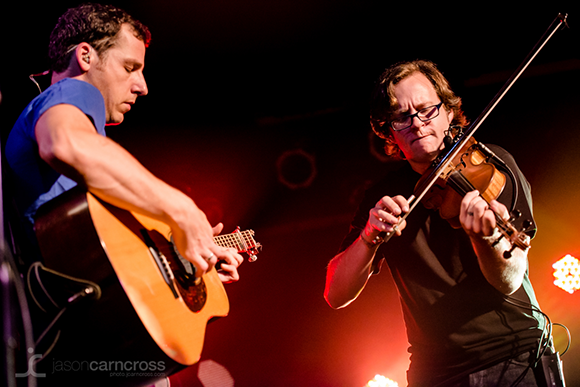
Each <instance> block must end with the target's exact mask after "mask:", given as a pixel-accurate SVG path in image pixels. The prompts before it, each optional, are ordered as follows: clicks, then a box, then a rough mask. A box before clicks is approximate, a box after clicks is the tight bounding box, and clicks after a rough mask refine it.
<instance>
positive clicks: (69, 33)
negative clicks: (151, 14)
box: [48, 3, 151, 73]
mask: <svg viewBox="0 0 580 387" xmlns="http://www.w3.org/2000/svg"><path fill="white" fill-rule="evenodd" d="M123 24H129V25H130V26H131V27H132V29H133V32H134V34H135V36H136V37H137V38H138V39H140V40H142V41H143V43H145V47H147V46H149V43H150V41H151V34H150V32H149V29H148V28H147V27H146V26H145V25H143V24H142V23H141V22H139V21H138V20H135V19H134V18H133V17H132V16H131V15H129V14H128V13H127V12H125V11H123V10H122V9H120V8H117V7H114V6H112V5H101V4H91V3H87V4H82V5H79V6H78V7H75V8H70V9H68V10H67V11H66V12H65V13H64V14H63V15H62V16H61V17H60V18H59V19H58V22H57V24H56V26H55V27H54V29H53V30H52V33H51V34H50V43H49V45H48V59H49V61H50V69H51V70H52V71H53V72H57V73H58V72H63V71H64V70H66V68H67V67H68V65H69V62H70V58H71V55H72V52H73V50H74V49H75V47H76V46H77V45H78V44H80V43H83V42H84V43H88V44H90V45H91V46H92V47H93V48H94V49H95V50H96V51H97V54H99V56H100V55H102V54H103V53H104V52H106V51H107V50H108V49H109V48H111V47H113V46H114V45H115V43H116V41H117V34H118V33H119V30H120V29H121V26H122V25H123Z"/></svg>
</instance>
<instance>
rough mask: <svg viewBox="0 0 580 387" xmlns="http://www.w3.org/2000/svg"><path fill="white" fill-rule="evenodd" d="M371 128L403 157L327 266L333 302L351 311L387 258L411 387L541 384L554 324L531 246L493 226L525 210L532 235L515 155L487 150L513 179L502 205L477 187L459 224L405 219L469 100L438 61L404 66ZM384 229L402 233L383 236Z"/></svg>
mask: <svg viewBox="0 0 580 387" xmlns="http://www.w3.org/2000/svg"><path fill="white" fill-rule="evenodd" d="M371 125H372V127H373V130H374V131H375V133H377V134H378V135H379V136H380V137H381V138H383V139H384V140H385V151H386V153H387V154H388V155H390V156H393V157H395V158H400V159H402V161H400V162H399V164H400V166H399V167H398V168H395V169H394V170H393V171H391V172H389V173H388V174H387V176H386V177H385V178H384V179H383V180H381V181H380V182H378V183H377V184H376V185H375V186H374V187H373V188H371V189H370V190H368V191H367V193H366V195H365V198H364V199H363V201H362V203H361V204H360V207H359V209H358V211H357V213H356V215H355V217H354V219H353V221H352V223H351V227H350V231H349V233H348V235H347V236H346V238H345V240H344V241H343V244H342V246H341V249H340V252H339V253H338V254H337V255H336V256H335V257H334V258H333V259H332V260H331V261H330V264H329V266H328V269H327V277H326V288H325V294H324V295H325V298H326V300H327V302H328V304H329V305H330V306H331V307H333V308H343V307H345V306H347V305H349V304H350V303H351V302H352V301H354V300H355V299H356V298H357V296H358V295H359V294H360V292H361V291H362V290H363V289H364V287H365V285H366V283H367V281H368V280H369V278H370V277H371V274H373V272H377V271H378V266H379V265H380V263H381V262H382V260H383V259H384V260H385V261H386V262H387V264H388V267H389V269H390V271H391V273H392V276H393V278H394V280H395V283H396V286H397V288H398V292H399V295H400V299H401V302H402V309H403V314H404V318H405V323H406V328H407V335H408V340H409V343H410V347H409V352H410V353H411V357H410V359H411V364H410V367H409V370H408V372H407V379H408V383H409V386H430V387H431V386H476V385H477V386H483V385H485V386H492V385H493V386H495V385H506V386H507V385H511V383H514V382H516V381H519V384H517V385H518V386H537V385H542V384H537V383H538V382H537V381H536V375H535V372H534V369H533V368H534V367H533V364H532V363H534V361H535V357H536V354H537V352H538V349H539V348H541V349H543V348H544V347H543V346H541V347H540V345H539V343H540V341H541V340H542V338H543V329H544V327H545V319H544V317H543V315H542V313H541V312H540V309H539V306H538V303H537V301H536V298H535V295H534V291H533V289H532V286H531V283H530V279H529V277H528V257H527V254H528V251H527V249H525V248H524V249H521V248H515V249H514V248H512V244H511V242H510V241H509V240H508V238H500V234H499V231H498V229H497V227H496V225H497V224H496V222H497V221H498V220H500V221H501V220H503V221H505V222H508V221H509V220H510V219H509V218H510V211H511V210H513V209H516V210H517V211H519V213H521V216H520V217H519V218H518V219H517V220H515V221H514V222H513V225H514V227H516V228H517V230H522V229H523V228H524V226H522V225H523V224H524V222H526V223H525V224H526V226H525V230H524V232H525V234H524V239H525V240H526V241H529V240H530V239H531V238H532V237H533V236H534V234H535V223H534V221H533V217H532V203H531V195H530V187H529V184H528V182H527V181H526V179H525V177H524V176H523V174H522V173H521V172H520V170H519V169H518V167H517V165H516V163H515V161H514V160H513V158H512V157H511V155H509V154H508V153H507V152H506V151H505V150H503V149H501V148H499V147H496V146H491V145H490V146H489V147H490V148H491V149H492V150H493V152H495V154H496V155H497V156H498V157H499V158H500V159H502V160H503V161H504V162H505V164H507V166H508V167H509V169H510V170H511V174H510V176H513V178H507V179H506V184H505V187H504V188H503V190H502V192H501V195H499V197H498V198H497V200H490V201H489V202H488V201H486V200H484V199H483V198H482V196H481V195H480V193H479V192H478V191H476V190H474V191H471V192H468V193H467V194H465V195H464V196H463V198H462V199H460V200H459V201H458V202H457V206H458V207H459V208H458V214H459V219H458V220H459V222H458V224H459V225H460V227H459V228H453V227H452V226H451V225H450V223H449V222H448V221H446V220H444V219H442V218H441V216H440V215H439V213H438V211H437V209H427V208H425V207H424V206H417V207H416V208H415V209H414V210H413V211H412V212H411V213H409V214H408V216H407V217H406V219H402V218H401V215H403V214H406V213H407V212H409V211H410V203H409V201H408V199H407V198H410V197H411V196H412V195H413V194H414V189H415V186H416V183H417V181H418V180H419V179H420V178H421V176H422V175H423V174H425V172H426V171H428V170H429V169H430V168H431V167H432V165H433V163H434V161H435V160H436V159H437V158H438V157H439V156H440V155H442V154H444V153H443V151H444V150H445V148H446V144H447V143H449V142H452V141H453V137H455V136H457V133H458V128H461V127H464V126H466V125H467V120H466V118H465V116H464V114H463V111H462V109H461V99H460V98H459V97H457V96H456V95H455V94H454V92H453V91H452V90H451V89H450V87H449V84H448V82H447V80H446V79H445V78H444V76H443V75H442V73H441V72H440V71H439V70H438V69H437V68H436V66H435V65H434V64H433V63H431V62H427V61H414V62H405V63H399V64H396V65H394V66H392V67H391V68H389V69H387V70H386V71H385V72H384V73H383V74H382V76H381V78H380V79H379V82H378V84H377V86H376V88H375V90H374V93H373V98H372V101H371ZM404 160H406V161H404ZM508 209H510V210H508ZM386 233H394V237H393V238H391V239H390V240H389V242H388V243H383V242H384V236H385V234H386ZM506 251H510V254H507V255H509V257H508V258H505V257H504V253H505V252H506ZM542 344H544V343H542ZM539 377H540V378H541V377H542V376H541V375H540V376H539ZM477 381H480V382H479V383H482V382H481V381H483V384H477V383H478V382H477ZM540 383H542V382H540Z"/></svg>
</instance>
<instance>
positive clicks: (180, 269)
mask: <svg viewBox="0 0 580 387" xmlns="http://www.w3.org/2000/svg"><path fill="white" fill-rule="evenodd" d="M148 234H149V236H150V237H151V240H152V241H153V243H154V244H155V248H156V249H157V250H158V251H159V253H160V254H162V255H163V256H165V258H166V259H167V263H168V264H169V268H170V269H171V271H172V272H173V275H174V277H175V280H174V284H175V286H176V287H177V291H178V292H179V294H180V295H181V298H183V301H184V302H185V304H186V305H187V307H188V308H189V309H190V310H191V311H192V312H199V311H200V310H201V309H202V308H203V307H204V305H205V303H206V301H207V288H206V286H205V282H204V281H203V278H197V277H196V276H195V267H194V266H193V265H192V264H191V263H190V262H189V261H187V260H185V258H183V257H181V256H178V252H177V249H175V248H174V246H173V243H172V242H170V241H168V240H167V239H165V237H163V235H161V234H160V233H159V232H158V231H156V230H151V231H149V232H148Z"/></svg>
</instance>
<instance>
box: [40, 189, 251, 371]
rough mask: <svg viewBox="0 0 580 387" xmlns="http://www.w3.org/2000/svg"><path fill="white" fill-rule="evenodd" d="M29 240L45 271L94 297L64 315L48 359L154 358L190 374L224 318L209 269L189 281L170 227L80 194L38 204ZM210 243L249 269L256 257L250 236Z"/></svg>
mask: <svg viewBox="0 0 580 387" xmlns="http://www.w3.org/2000/svg"><path fill="white" fill-rule="evenodd" d="M35 232H36V235H37V239H38V243H39V247H40V250H41V253H42V256H43V258H44V264H45V266H46V267H48V268H50V269H52V270H55V271H58V272H60V273H63V274H65V275H66V276H70V277H74V278H78V279H81V280H83V281H88V282H89V283H94V284H96V286H97V290H98V291H96V292H95V291H91V293H93V295H94V294H95V293H98V297H95V298H98V299H96V300H91V301H89V302H84V303H83V304H84V305H82V306H81V307H77V308H75V309H76V310H74V311H71V312H70V316H69V317H68V320H67V324H66V326H65V327H64V328H62V333H63V335H62V337H61V338H60V339H59V342H57V345H56V346H55V350H57V353H58V349H61V351H60V354H59V355H56V354H55V355H54V356H55V359H56V358H57V356H63V357H65V358H66V357H67V356H68V357H72V356H74V358H75V359H80V358H83V359H93V361H95V360H100V359H101V358H104V359H107V360H108V359H111V358H114V359H117V358H119V359H125V360H127V359H128V360H131V361H140V360H141V359H143V360H144V361H151V359H154V360H157V361H163V362H164V363H163V368H164V371H169V370H170V369H171V368H179V367H180V366H188V365H191V364H194V363H196V362H197V361H198V360H199V358H200V355H201V351H202V347H203V341H204V336H205V329H206V325H207V323H208V322H209V321H210V320H212V319H214V318H216V317H223V316H226V315H227V314H228V312H229V303H228V298H227V295H226V292H225V290H224V287H223V285H222V282H221V281H220V279H219V277H218V274H217V272H216V270H215V268H214V269H212V270H211V271H210V272H208V273H207V274H205V275H204V276H203V277H201V278H196V276H195V268H194V266H193V265H192V264H191V263H190V262H189V261H186V260H185V259H184V258H183V257H181V255H180V254H179V252H178V251H177V249H175V248H174V245H173V243H172V239H171V230H170V228H169V226H167V225H166V224H164V223H162V222H160V221H157V220H155V219H152V218H149V217H147V216H144V215H141V214H138V213H133V212H130V211H125V210H122V209H120V208H117V207H115V206H112V205H110V204H108V203H106V202H103V201H101V200H100V199H98V198H96V197H95V196H93V195H92V194H90V193H88V192H86V191H84V190H81V189H80V188H75V189H73V190H70V191H68V192H65V193H64V194H62V195H60V196H58V197H56V198H55V199H53V200H51V201H50V202H48V203H46V204H45V205H43V206H42V207H41V208H40V209H39V211H38V213H37V218H36V222H35ZM215 242H216V244H218V245H220V246H223V247H232V248H234V249H236V250H237V251H238V252H246V253H248V254H249V255H250V261H252V260H255V259H256V254H257V253H258V251H259V250H260V249H261V245H260V244H259V243H256V241H255V240H254V232H253V231H252V230H247V231H239V230H236V232H234V233H231V234H226V235H219V236H216V237H215ZM71 309H72V308H71ZM62 342H64V343H62ZM59 347H60V348H59ZM71 347H72V348H71ZM71 351H72V352H71ZM71 353H72V354H71ZM73 354H74V355H73ZM97 357H98V358H97ZM173 362H175V363H176V364H173ZM181 368H183V367H181Z"/></svg>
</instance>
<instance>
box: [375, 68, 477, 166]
mask: <svg viewBox="0 0 580 387" xmlns="http://www.w3.org/2000/svg"><path fill="white" fill-rule="evenodd" d="M416 72H420V73H422V74H423V75H425V76H426V77H427V79H429V81H430V82H431V84H432V85H433V87H434V88H435V92H436V93H437V95H438V96H439V98H440V99H441V101H442V102H443V105H444V106H445V109H446V110H447V111H448V112H449V111H451V110H453V121H452V122H451V125H452V126H454V127H455V128H454V130H457V129H456V128H457V127H465V126H467V125H468V121H467V118H466V117H465V114H464V113H463V110H462V109H461V98H460V97H458V96H457V95H455V93H454V92H453V91H452V90H451V87H450V86H449V82H448V81H447V79H446V78H445V77H444V76H443V74H442V73H441V71H439V69H438V68H437V66H436V65H435V64H434V63H433V62H430V61H425V60H415V61H410V62H400V63H396V64H395V65H393V66H391V67H389V68H388V69H386V70H385V72H383V74H382V75H381V77H380V78H379V80H378V82H377V85H376V86H375V89H374V91H373V93H372V95H371V108H370V116H371V127H372V129H373V131H374V132H375V133H376V135H377V136H379V137H380V138H382V139H384V140H385V153H386V154H387V155H388V156H391V157H394V158H404V157H403V155H401V151H400V149H399V147H398V145H397V144H396V143H395V140H394V138H393V133H392V132H391V129H390V126H389V122H390V121H391V120H392V119H393V113H394V112H395V111H396V110H397V109H398V101H397V99H396V98H395V86H396V85H397V84H398V83H399V82H400V81H402V80H403V79H405V78H407V77H408V76H410V75H412V74H414V73H416ZM452 134H456V133H452Z"/></svg>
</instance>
